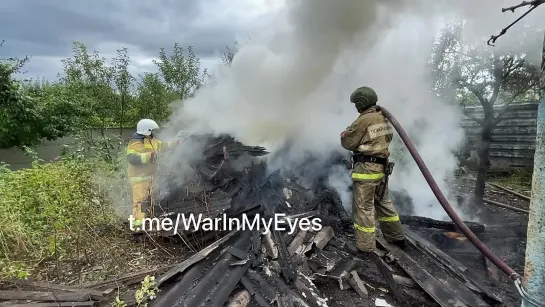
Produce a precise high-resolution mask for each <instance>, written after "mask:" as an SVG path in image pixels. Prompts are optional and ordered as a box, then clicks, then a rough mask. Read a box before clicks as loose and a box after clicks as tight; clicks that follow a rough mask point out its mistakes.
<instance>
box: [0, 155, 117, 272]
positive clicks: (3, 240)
mask: <svg viewBox="0 0 545 307" xmlns="http://www.w3.org/2000/svg"><path fill="white" fill-rule="evenodd" d="M99 165H101V164H100V163H97V162H96V161H93V160H76V159H64V160H61V161H59V162H55V163H46V164H39V163H34V164H33V166H32V167H31V168H28V169H21V170H18V171H9V170H8V169H7V168H5V167H0V189H1V190H2V192H3V195H2V197H1V198H0V216H1V217H2V218H3V219H2V221H1V222H2V225H1V226H0V251H1V255H0V279H2V280H3V279H6V278H13V277H19V278H21V277H25V276H26V275H27V272H30V271H31V270H32V268H34V267H36V266H37V265H38V263H41V264H43V263H45V262H47V261H50V260H56V261H59V259H74V258H76V259H77V258H78V255H77V254H79V253H80V251H81V250H83V249H85V244H87V243H91V242H93V241H94V240H96V238H97V236H101V233H103V232H104V231H105V230H106V229H111V228H112V227H114V226H115V225H119V223H118V216H117V215H116V213H115V210H114V208H113V206H112V205H111V204H110V203H108V201H107V197H106V195H105V193H104V191H107V189H98V188H97V187H98V186H97V182H96V180H95V179H96V177H95V174H96V171H97V166H99Z"/></svg>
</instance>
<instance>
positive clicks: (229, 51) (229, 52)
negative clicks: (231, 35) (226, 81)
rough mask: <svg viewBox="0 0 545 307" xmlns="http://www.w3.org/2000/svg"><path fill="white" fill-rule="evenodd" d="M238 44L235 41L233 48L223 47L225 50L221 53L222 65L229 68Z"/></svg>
mask: <svg viewBox="0 0 545 307" xmlns="http://www.w3.org/2000/svg"><path fill="white" fill-rule="evenodd" d="M237 46H238V42H236V41H235V46H234V47H231V46H225V50H223V53H222V54H221V62H222V63H223V65H225V66H228V67H231V63H233V59H234V58H235V54H236V53H237V50H236V48H237Z"/></svg>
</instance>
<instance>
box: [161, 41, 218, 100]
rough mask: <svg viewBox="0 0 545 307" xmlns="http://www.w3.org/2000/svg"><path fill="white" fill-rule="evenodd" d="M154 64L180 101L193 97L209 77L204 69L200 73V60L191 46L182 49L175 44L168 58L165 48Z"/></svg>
mask: <svg viewBox="0 0 545 307" xmlns="http://www.w3.org/2000/svg"><path fill="white" fill-rule="evenodd" d="M186 51H187V52H186ZM186 53H187V54H186ZM154 63H155V64H156V65H157V67H159V72H160V74H161V76H162V77H163V79H164V80H165V82H166V84H167V86H168V88H169V89H170V90H172V91H174V92H176V93H177V94H178V97H179V98H180V99H182V100H183V99H186V98H188V97H191V96H193V95H194V94H195V91H197V90H198V89H199V88H200V87H202V86H203V85H204V84H205V81H206V80H207V79H208V78H209V77H210V76H209V74H208V72H207V70H206V69H203V70H202V71H201V60H200V59H199V57H197V55H196V54H195V52H194V51H193V47H192V46H189V47H187V48H185V49H184V48H183V47H181V46H180V45H179V44H178V43H175V44H174V48H173V51H172V55H170V56H169V55H167V53H166V51H165V48H161V49H160V51H159V60H154Z"/></svg>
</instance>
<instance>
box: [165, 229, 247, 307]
mask: <svg viewBox="0 0 545 307" xmlns="http://www.w3.org/2000/svg"><path fill="white" fill-rule="evenodd" d="M231 247H234V248H238V249H241V250H243V251H246V252H247V251H248V250H249V249H250V247H251V240H250V231H245V232H242V233H241V234H240V235H239V236H238V237H237V238H236V241H235V242H234V243H233V245H232V246H231ZM238 260H240V259H239V258H238V257H236V256H234V255H233V254H231V253H229V252H226V253H224V255H223V256H222V257H221V260H220V261H218V262H217V263H216V264H215V265H214V267H212V269H211V270H210V271H208V273H207V274H206V276H204V277H203V278H202V279H201V280H200V281H199V283H198V284H197V285H196V286H195V288H193V289H192V290H190V292H189V294H188V296H187V297H186V299H185V300H184V301H183V305H181V306H184V307H193V306H195V307H197V306H205V305H206V306H214V307H216V306H217V307H222V306H223V305H224V304H225V302H226V301H227V300H228V299H229V295H230V294H231V292H232V291H233V290H234V289H235V288H236V286H237V284H238V282H239V281H240V279H241V278H242V276H243V275H244V273H245V272H246V270H248V268H249V266H250V264H251V261H249V259H248V261H247V262H246V264H244V265H243V266H237V267H234V268H233V267H230V265H231V264H232V263H233V262H235V261H238ZM226 272H227V273H226ZM165 307H167V306H165Z"/></svg>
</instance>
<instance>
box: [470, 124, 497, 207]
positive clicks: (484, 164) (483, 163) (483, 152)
mask: <svg viewBox="0 0 545 307" xmlns="http://www.w3.org/2000/svg"><path fill="white" fill-rule="evenodd" d="M487 117H488V116H486V115H485V119H484V121H483V123H482V126H481V140H480V142H479V147H478V149H477V154H478V155H479V166H478V168H477V182H476V183H475V195H474V196H475V197H474V204H475V205H482V203H483V198H484V192H485V186H486V179H487V174H488V169H489V168H490V142H491V140H492V130H493V129H494V123H493V119H494V118H493V117H492V116H491V118H487Z"/></svg>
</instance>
